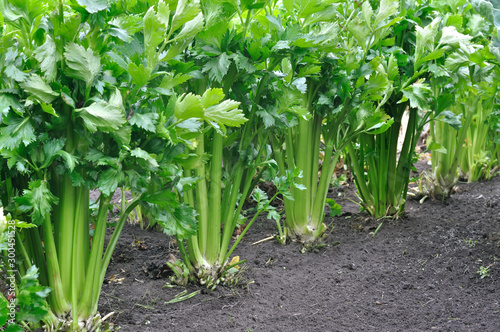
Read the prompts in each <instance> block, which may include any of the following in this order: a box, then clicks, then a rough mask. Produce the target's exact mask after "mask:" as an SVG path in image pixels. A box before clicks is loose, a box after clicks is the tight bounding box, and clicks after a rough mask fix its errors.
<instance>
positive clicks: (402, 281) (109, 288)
mask: <svg viewBox="0 0 500 332" xmlns="http://www.w3.org/2000/svg"><path fill="white" fill-rule="evenodd" d="M354 188H355V186H354V185H353V184H350V185H349V186H348V187H346V188H345V190H343V191H342V193H341V194H340V196H339V197H337V195H338V191H337V190H335V191H334V192H333V193H330V195H333V196H335V198H336V200H337V202H339V203H340V204H341V205H342V207H343V214H342V215H341V216H339V217H335V218H333V219H332V218H329V217H327V218H326V223H327V224H330V223H331V224H332V226H334V228H333V231H332V232H331V233H330V234H329V235H328V237H327V241H326V243H327V245H326V246H325V247H324V248H322V249H319V250H318V251H317V252H309V253H301V252H300V248H301V247H299V246H297V245H293V244H292V245H289V246H282V245H279V244H277V243H276V242H275V241H266V242H262V243H260V244H256V245H252V243H254V242H256V241H258V240H261V239H264V238H266V237H268V236H269V235H271V234H273V233H275V231H276V229H275V225H274V223H273V222H271V221H269V220H266V219H265V218H260V219H258V220H257V221H256V223H255V225H254V227H252V229H251V230H250V231H249V232H248V233H247V235H246V236H245V238H244V239H243V241H242V242H241V244H240V246H239V247H238V248H237V250H236V254H238V255H240V257H241V258H242V259H247V260H248V262H247V264H246V272H245V273H244V279H246V281H244V279H242V280H243V281H242V284H243V285H244V287H240V288H238V287H236V288H232V289H231V288H227V287H218V288H217V289H216V290H215V291H214V292H205V291H204V290H203V288H197V287H195V286H191V285H190V286H188V287H187V288H182V287H175V288H162V286H163V285H165V284H166V283H167V282H168V276H167V275H166V273H165V272H166V269H165V266H164V264H165V262H166V260H167V256H168V254H169V253H171V254H174V255H177V256H178V252H176V250H175V247H176V246H175V244H173V243H172V240H171V239H170V242H169V241H168V240H166V239H165V236H164V235H163V234H161V233H157V232H152V231H142V230H140V229H139V228H138V227H136V226H131V225H127V226H126V227H125V230H124V234H123V236H122V237H121V239H120V240H119V243H118V246H117V249H116V251H115V253H114V255H113V260H112V262H111V264H110V267H109V270H108V273H107V275H106V280H107V282H108V283H107V284H105V285H104V286H103V294H102V296H101V299H100V306H99V310H100V312H101V313H104V314H106V313H108V312H111V311H114V312H115V314H114V315H113V316H112V318H110V321H112V322H113V324H114V325H115V327H118V326H119V327H120V328H121V331H431V330H432V331H434V330H435V331H480V330H481V331H495V330H496V329H497V328H498V326H500V297H499V296H498V289H499V285H498V281H499V278H500V262H496V258H500V249H499V245H500V233H499V231H500V178H499V177H495V178H494V179H492V180H491V181H488V182H482V183H474V184H464V183H460V184H459V192H458V193H456V194H454V195H453V196H452V197H451V199H449V200H448V201H446V203H445V204H444V205H443V204H442V203H441V202H439V201H433V200H426V201H425V202H424V203H423V204H420V203H419V201H418V200H417V199H410V200H409V201H408V204H407V208H406V211H407V213H406V214H405V216H404V217H402V218H400V219H399V220H395V221H393V220H389V219H387V220H386V221H385V222H384V224H383V225H382V227H381V228H380V229H379V230H378V231H377V233H376V235H375V236H372V234H373V232H374V231H375V229H376V227H377V226H378V225H379V223H378V222H376V221H375V220H374V219H371V218H369V217H367V215H365V214H364V213H359V212H358V211H359V209H358V207H357V206H356V205H355V204H353V203H352V202H351V201H349V200H348V198H351V199H355V196H354V190H355V189H354ZM337 242H339V244H338V245H336V244H337ZM495 257H496V258H495ZM481 267H483V268H488V267H489V269H488V273H487V274H488V276H484V278H481V274H479V273H478V271H479V270H480V269H481ZM122 278H123V279H122ZM245 285H246V286H245ZM184 289H185V290H187V294H190V293H192V292H195V291H197V290H199V289H200V290H201V293H200V294H197V295H195V296H194V297H192V298H190V299H187V300H185V301H181V302H177V303H171V304H166V303H165V302H167V301H170V300H172V299H173V298H174V297H175V296H176V295H177V294H179V293H181V292H182V291H183V290H184Z"/></svg>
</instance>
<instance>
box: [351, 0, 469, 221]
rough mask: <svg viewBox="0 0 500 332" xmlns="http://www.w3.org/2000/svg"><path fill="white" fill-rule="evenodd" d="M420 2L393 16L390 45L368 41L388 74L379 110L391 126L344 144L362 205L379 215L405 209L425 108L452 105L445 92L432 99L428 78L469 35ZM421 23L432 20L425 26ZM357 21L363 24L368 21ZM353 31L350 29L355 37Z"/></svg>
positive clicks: (428, 114) (436, 110) (402, 6)
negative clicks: (384, 100) (401, 133)
mask: <svg viewBox="0 0 500 332" xmlns="http://www.w3.org/2000/svg"><path fill="white" fill-rule="evenodd" d="M407 6H408V7H407ZM420 6H424V5H423V4H420V3H419V2H415V3H414V6H409V4H407V3H404V2H401V3H400V4H399V15H398V17H397V18H396V19H395V20H396V21H397V22H398V23H397V24H395V25H394V26H393V28H392V29H391V31H387V34H386V35H387V36H388V37H389V38H390V39H392V40H393V41H394V46H393V47H391V48H387V47H384V45H383V44H381V43H380V41H376V42H375V43H373V44H370V47H372V48H373V52H376V54H377V55H378V56H379V57H380V60H378V62H377V63H380V62H382V63H386V64H387V65H386V68H388V72H389V73H391V74H390V81H391V88H390V89H391V91H392V93H391V94H390V95H389V96H388V98H387V103H386V104H385V105H384V107H383V110H384V112H385V113H386V114H387V115H389V116H390V117H392V118H393V119H394V124H393V125H392V126H391V128H390V129H389V130H388V131H386V132H384V133H379V134H376V135H369V134H363V135H361V136H360V138H359V147H358V148H355V146H354V144H349V145H348V147H347V150H348V152H349V156H350V159H351V162H352V163H351V166H352V171H353V174H354V177H355V180H356V184H357V186H358V190H359V195H360V198H361V200H362V205H363V207H364V208H365V210H366V211H368V212H369V213H370V214H371V215H373V216H375V217H377V218H380V217H384V216H393V215H396V216H397V215H400V214H402V213H403V212H404V206H405V202H406V193H407V189H408V183H409V175H410V170H411V168H412V164H413V155H414V150H415V146H416V144H417V140H418V138H419V136H420V133H421V130H422V128H423V125H424V124H425V122H427V121H428V119H430V117H431V115H433V112H429V110H430V109H432V108H434V115H438V114H439V113H440V112H442V111H444V110H445V109H446V107H447V106H448V105H449V104H450V95H448V94H443V95H439V96H438V97H437V98H436V99H432V89H431V85H429V83H428V82H432V78H433V77H439V76H440V75H441V74H442V72H443V70H442V69H440V68H442V66H443V62H444V61H443V59H445V58H446V57H447V56H449V55H450V54H453V51H454V50H456V49H457V48H459V47H460V45H461V44H463V43H467V42H468V41H469V40H470V38H471V37H470V36H467V35H464V34H462V33H460V32H458V31H457V29H456V28H455V27H454V26H453V25H447V22H448V21H447V20H448V19H447V18H444V19H443V18H440V17H436V18H433V17H428V16H426V15H428V13H429V12H426V11H421V10H420V9H421V7H420ZM422 8H423V7H422ZM425 21H431V22H430V23H429V24H427V25H424V24H423V22H425ZM449 22H452V21H451V20H450V21H449ZM358 23H359V24H360V25H361V26H362V27H363V26H365V25H366V23H363V22H356V24H358ZM450 24H451V23H450ZM363 29H364V28H362V29H361V30H362V31H366V32H365V33H364V34H363V35H361V36H360V37H362V38H363V39H364V40H366V41H367V43H369V41H370V40H372V39H370V33H369V31H370V30H369V29H368V30H367V29H364V30H363ZM356 31H358V30H353V31H352V32H353V34H354V35H355V36H356ZM407 54H413V55H414V56H412V57H408V56H407ZM391 59H395V61H394V60H391ZM373 61H374V60H371V61H370V63H373ZM407 109H408V110H409V121H408V126H407V130H406V132H405V133H404V141H403V145H402V147H401V151H400V152H399V156H398V151H397V141H398V136H399V131H400V127H401V120H402V117H403V113H404V112H405V111H406V110H407ZM365 168H366V170H365Z"/></svg>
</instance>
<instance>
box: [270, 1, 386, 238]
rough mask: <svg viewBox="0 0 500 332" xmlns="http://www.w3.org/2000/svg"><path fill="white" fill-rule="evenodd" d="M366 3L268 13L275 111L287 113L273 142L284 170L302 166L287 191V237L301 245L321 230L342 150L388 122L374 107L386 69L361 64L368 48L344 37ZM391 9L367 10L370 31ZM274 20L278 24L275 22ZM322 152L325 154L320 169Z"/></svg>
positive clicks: (376, 32) (380, 100) (292, 6)
mask: <svg viewBox="0 0 500 332" xmlns="http://www.w3.org/2000/svg"><path fill="white" fill-rule="evenodd" d="M367 6H368V4H367V3H366V4H365V5H363V8H364V9H361V8H359V7H358V6H356V5H354V4H351V3H349V2H347V1H346V2H341V3H338V4H337V5H332V4H329V3H328V2H321V1H317V2H315V5H314V6H309V4H308V3H305V2H289V3H286V4H285V6H284V8H282V9H283V10H282V11H281V12H280V11H275V13H276V15H277V16H276V17H272V18H269V21H270V22H271V24H269V29H270V32H271V35H272V36H273V37H274V42H275V45H276V46H275V47H274V49H275V50H276V53H278V54H285V58H284V59H283V60H282V61H281V63H280V67H279V68H280V73H279V75H280V76H281V77H282V79H281V80H280V82H279V85H278V87H279V89H277V91H275V93H274V96H275V100H276V101H277V111H276V113H277V114H278V115H280V116H282V117H283V116H284V115H286V116H287V118H288V120H287V121H286V122H284V123H283V125H282V126H281V127H282V129H281V130H275V136H274V137H272V138H271V145H272V147H273V150H274V158H275V159H276V162H277V163H278V167H279V170H280V172H281V173H284V172H285V171H286V170H287V169H293V168H295V167H297V168H299V169H300V170H301V171H302V172H301V173H300V176H299V177H297V178H296V182H297V183H298V186H294V187H292V188H291V193H290V196H288V197H285V214H286V221H285V235H286V236H288V237H289V238H290V239H292V240H295V241H299V242H302V243H304V244H306V245H311V244H314V243H316V242H317V241H319V240H321V236H322V235H323V234H324V232H325V230H326V226H325V225H324V224H323V220H324V208H325V202H326V196H327V193H328V187H329V184H330V181H331V178H332V175H333V172H334V170H335V166H336V164H337V161H338V159H339V157H340V154H341V153H342V151H343V149H344V148H345V147H346V146H347V145H348V144H350V143H351V142H352V141H353V140H355V138H356V137H357V136H358V135H360V134H361V133H363V132H374V131H377V132H383V131H385V130H386V129H387V128H388V126H389V124H388V123H386V121H387V120H388V117H386V116H385V115H383V114H382V113H381V112H380V111H379V108H380V107H381V106H382V105H383V104H384V103H385V101H386V100H385V98H384V96H385V95H386V94H387V93H389V92H390V91H389V90H388V89H387V87H388V86H389V81H388V74H387V72H386V71H385V69H384V68H383V67H381V68H379V69H378V70H373V69H376V68H377V65H378V64H377V65H375V66H373V68H369V67H367V66H365V67H362V66H361V65H360V64H362V63H363V61H364V59H366V57H367V56H368V51H369V50H370V48H369V47H367V45H366V43H365V42H364V40H360V39H358V38H351V36H350V35H349V27H352V28H353V29H355V27H354V24H355V23H354V20H355V18H356V17H357V16H359V15H362V14H363V13H364V12H365V11H367V10H368V7H367ZM370 9H371V7H370ZM394 12H395V7H394V4H393V3H390V2H384V4H383V6H382V10H379V11H378V12H376V13H374V12H373V11H372V12H371V14H370V15H373V24H374V27H373V28H374V29H373V32H372V37H375V39H383V38H385V36H386V35H385V31H386V30H387V29H388V27H390V26H391V25H392V24H394V22H393V20H392V18H393V15H394ZM367 17H368V16H367ZM369 17H370V20H371V19H372V17H371V16H369ZM275 22H282V25H283V26H282V27H281V28H276V27H275V25H276V23H275ZM356 24H357V23H356ZM379 25H380V27H379ZM370 27H372V26H371V25H370ZM360 33H361V32H360ZM356 36H357V35H356ZM304 41H307V42H304ZM367 77H369V78H368V79H366V78H367ZM287 118H285V119H287ZM320 152H323V153H324V156H325V157H324V163H323V165H322V169H321V170H320V169H319V156H320Z"/></svg>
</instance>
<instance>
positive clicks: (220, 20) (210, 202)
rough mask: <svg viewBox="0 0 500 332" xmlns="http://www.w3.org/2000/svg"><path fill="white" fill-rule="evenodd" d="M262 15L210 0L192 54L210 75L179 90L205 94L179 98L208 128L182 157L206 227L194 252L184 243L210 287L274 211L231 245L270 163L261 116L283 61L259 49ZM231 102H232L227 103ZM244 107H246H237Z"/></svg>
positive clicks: (190, 242)
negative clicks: (241, 243)
mask: <svg viewBox="0 0 500 332" xmlns="http://www.w3.org/2000/svg"><path fill="white" fill-rule="evenodd" d="M261 12H263V11H262V10H261V9H260V6H257V7H254V6H250V5H248V4H246V3H241V4H239V5H238V6H235V7H234V8H233V7H231V8H224V11H223V10H222V8H220V7H217V6H216V5H214V4H212V3H210V2H206V3H205V5H204V13H205V15H206V17H207V22H206V26H205V29H204V31H202V32H201V33H200V34H199V35H198V36H197V38H196V45H195V47H194V48H193V49H191V50H190V52H189V56H192V58H191V59H193V60H194V63H195V64H196V65H197V67H199V68H201V73H202V74H203V75H200V73H195V72H193V76H195V77H194V79H193V80H192V81H190V82H189V84H186V85H185V86H184V87H179V90H180V91H183V89H184V91H186V90H187V91H192V92H195V93H197V94H200V95H202V97H201V99H199V100H196V99H195V98H190V96H191V94H187V95H186V94H185V95H183V96H181V97H180V100H182V103H183V104H185V105H186V113H189V112H193V110H200V111H199V113H198V115H195V114H192V116H194V117H197V118H200V119H201V120H203V121H204V122H205V123H204V124H203V125H202V128H201V130H202V134H197V135H196V136H194V137H193V139H192V142H193V146H192V148H191V149H190V150H188V151H186V152H185V154H184V156H183V157H182V158H178V159H177V160H178V161H179V164H180V165H181V166H182V168H183V170H184V172H183V176H185V177H186V178H187V179H192V181H193V184H192V185H191V187H190V188H187V189H185V190H183V191H180V192H179V193H180V195H181V196H182V200H183V201H184V202H185V203H187V204H189V205H191V206H192V207H194V208H195V209H196V211H197V213H198V225H199V227H198V232H197V234H196V235H195V236H192V237H187V238H185V245H186V247H187V251H186V250H185V248H184V247H183V245H182V244H183V242H184V241H183V239H182V238H179V239H178V240H179V241H178V243H179V244H180V248H181V255H182V258H183V261H184V264H185V265H186V266H187V267H188V269H189V271H190V274H191V275H196V276H197V277H198V278H199V281H200V282H201V283H206V284H207V286H208V287H214V286H215V285H216V284H217V283H218V282H220V280H221V277H223V276H224V275H226V273H227V271H228V269H230V268H231V265H232V264H231V263H230V260H229V258H230V255H231V254H232V252H233V251H234V249H235V247H236V245H237V243H238V242H239V241H240V239H241V237H242V236H243V235H244V233H245V232H246V231H247V230H248V228H249V227H250V226H251V224H252V223H253V221H254V220H255V219H256V217H257V216H258V215H259V213H260V212H262V211H264V210H269V208H270V206H269V205H268V204H264V203H262V209H261V210H259V211H258V213H257V214H255V215H254V217H253V218H252V220H250V221H249V222H248V223H247V226H246V228H245V230H243V232H242V234H241V235H240V238H239V239H238V240H237V241H236V242H235V243H233V244H231V241H232V236H233V232H234V230H235V228H236V226H237V225H238V224H239V223H241V222H244V220H245V218H244V217H243V216H241V211H242V208H243V204H244V202H245V200H246V199H247V198H248V197H250V196H251V195H252V192H253V191H254V188H255V186H256V184H257V183H258V182H259V180H260V179H261V177H262V174H263V171H264V169H265V168H266V167H267V166H266V165H268V164H269V161H268V158H269V151H268V148H267V146H266V143H267V136H268V132H266V130H265V127H264V126H262V119H261V116H262V113H264V112H265V111H264V110H263V107H262V105H263V104H262V103H263V102H265V98H264V97H265V96H266V93H267V86H268V84H270V82H272V74H271V73H270V72H271V70H272V69H273V68H274V67H275V66H276V61H272V60H271V61H269V62H267V61H268V58H267V57H266V56H264V55H263V53H264V52H265V51H264V50H263V49H256V48H255V45H256V44H260V45H263V44H261V41H264V40H265V38H264V37H265V36H264V35H260V36H257V35H258V34H259V33H258V32H255V31H254V30H253V28H254V27H257V26H258V22H257V21H256V20H255V19H254V18H255V17H259V15H260V16H262V15H263V14H261ZM221 14H223V15H221ZM233 17H234V19H232V18H233ZM252 37H253V38H252ZM252 45H253V46H252ZM188 59H190V58H188ZM225 96H226V97H225ZM227 97H230V98H231V99H225V100H224V98H227ZM238 106H239V107H240V108H241V109H236V107H238ZM196 112H198V111H196ZM176 115H177V114H176ZM240 126H241V127H240ZM234 127H238V128H234ZM258 196H259V199H260V198H262V197H263V196H262V195H258ZM261 201H262V200H261ZM273 215H274V216H276V214H273Z"/></svg>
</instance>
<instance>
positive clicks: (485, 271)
mask: <svg viewBox="0 0 500 332" xmlns="http://www.w3.org/2000/svg"><path fill="white" fill-rule="evenodd" d="M490 267H491V265H488V266H487V267H484V266H482V265H481V266H480V267H479V270H477V273H478V274H479V275H480V276H481V279H484V278H486V277H489V276H490Z"/></svg>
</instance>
